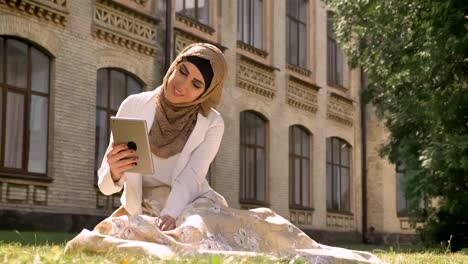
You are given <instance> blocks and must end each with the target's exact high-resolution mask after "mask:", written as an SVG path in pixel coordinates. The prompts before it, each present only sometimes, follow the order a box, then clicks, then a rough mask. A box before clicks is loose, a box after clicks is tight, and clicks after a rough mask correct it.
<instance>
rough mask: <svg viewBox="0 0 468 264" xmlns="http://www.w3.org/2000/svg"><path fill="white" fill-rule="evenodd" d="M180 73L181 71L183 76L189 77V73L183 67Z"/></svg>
mask: <svg viewBox="0 0 468 264" xmlns="http://www.w3.org/2000/svg"><path fill="white" fill-rule="evenodd" d="M179 71H180V73H182V75H184V76H187V75H188V72H187V71H186V70H185V69H184V68H183V67H180V68H179Z"/></svg>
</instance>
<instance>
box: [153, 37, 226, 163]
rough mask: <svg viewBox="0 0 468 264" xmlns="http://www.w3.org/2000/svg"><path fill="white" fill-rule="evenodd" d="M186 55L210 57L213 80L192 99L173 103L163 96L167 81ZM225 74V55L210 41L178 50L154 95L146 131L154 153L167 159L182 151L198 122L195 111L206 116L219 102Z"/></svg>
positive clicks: (208, 58)
mask: <svg viewBox="0 0 468 264" xmlns="http://www.w3.org/2000/svg"><path fill="white" fill-rule="evenodd" d="M187 56H197V57H200V58H203V59H206V60H209V61H210V65H211V68H212V69H213V79H212V80H211V84H210V87H208V88H207V90H206V91H205V92H204V93H203V94H202V95H201V96H200V97H199V98H198V99H196V100H195V101H193V102H189V103H183V104H173V103H171V102H169V101H168V100H167V99H166V97H165V95H164V94H165V93H166V87H167V82H168V79H169V76H171V74H172V73H173V72H174V70H175V68H176V66H177V65H178V64H179V63H180V62H181V61H182V60H183V58H184V57H187ZM226 75H227V64H226V61H225V59H224V55H223V53H222V52H221V51H220V50H219V49H218V48H217V47H215V46H213V45H211V44H207V43H196V44H191V45H189V46H187V47H186V48H185V49H183V50H182V51H181V52H180V53H179V55H178V56H177V58H175V60H174V62H172V64H171V67H170V68H169V70H168V71H167V73H166V76H164V80H163V84H162V86H161V89H160V91H159V92H158V94H157V95H156V114H155V116H154V121H153V125H152V127H151V131H150V133H149V139H150V145H151V151H152V152H153V153H154V154H155V155H156V156H158V157H160V158H168V157H171V156H173V155H175V154H177V153H179V152H181V151H182V149H183V148H184V146H185V143H186V142H187V140H188V138H189V136H190V134H191V133H192V130H193V128H194V127H195V124H196V123H197V113H198V112H200V113H201V114H202V115H203V116H205V117H207V116H208V114H209V113H210V111H211V108H212V107H213V106H215V105H218V104H219V102H220V100H221V92H222V88H223V84H224V80H225V79H226Z"/></svg>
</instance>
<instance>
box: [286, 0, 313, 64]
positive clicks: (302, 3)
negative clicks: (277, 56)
mask: <svg viewBox="0 0 468 264" xmlns="http://www.w3.org/2000/svg"><path fill="white" fill-rule="evenodd" d="M307 8H308V1H306V0H288V1H287V2H286V39H287V40H286V41H287V43H286V57H287V61H288V63H289V64H291V65H294V66H298V67H301V68H304V69H307V68H308V67H307Z"/></svg>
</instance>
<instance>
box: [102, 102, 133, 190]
mask: <svg viewBox="0 0 468 264" xmlns="http://www.w3.org/2000/svg"><path fill="white" fill-rule="evenodd" d="M132 108H133V107H132V100H131V97H127V99H125V100H124V101H123V102H122V104H121V105H120V107H119V110H118V111H117V115H116V116H131V113H132ZM113 143H114V139H113V137H112V133H111V135H110V139H109V146H108V147H107V150H106V153H105V154H104V157H103V159H102V163H101V167H100V168H99V170H98V187H99V190H100V191H101V192H102V193H103V194H105V195H111V194H113V193H117V192H120V191H121V190H122V188H123V186H124V182H125V179H124V178H125V177H123V176H122V177H121V178H120V179H118V180H117V181H115V180H114V179H113V178H112V175H111V171H110V167H109V163H108V161H107V154H109V152H110V151H111V150H112V145H113Z"/></svg>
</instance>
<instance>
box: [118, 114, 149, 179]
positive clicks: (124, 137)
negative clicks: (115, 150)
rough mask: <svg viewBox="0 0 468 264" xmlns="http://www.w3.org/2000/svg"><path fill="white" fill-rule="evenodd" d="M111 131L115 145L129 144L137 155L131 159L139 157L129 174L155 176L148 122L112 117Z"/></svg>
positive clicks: (133, 155)
mask: <svg viewBox="0 0 468 264" xmlns="http://www.w3.org/2000/svg"><path fill="white" fill-rule="evenodd" d="M111 130H112V136H113V138H114V144H115V145H120V144H127V146H128V148H129V149H133V150H135V153H134V154H132V155H130V156H129V157H138V163H137V165H136V166H135V167H134V168H131V169H130V170H128V171H127V172H137V173H143V174H153V173H154V168H153V159H152V154H151V149H150V145H149V139H148V129H147V127H146V120H144V119H138V118H128V117H111Z"/></svg>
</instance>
